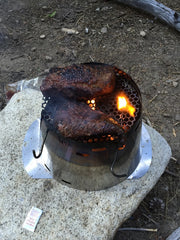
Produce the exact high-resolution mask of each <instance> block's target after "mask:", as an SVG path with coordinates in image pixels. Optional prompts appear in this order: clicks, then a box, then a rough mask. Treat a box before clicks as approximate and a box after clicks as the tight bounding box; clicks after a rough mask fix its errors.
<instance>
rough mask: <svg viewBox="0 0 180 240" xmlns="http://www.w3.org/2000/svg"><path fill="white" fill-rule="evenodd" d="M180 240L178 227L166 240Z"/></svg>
mask: <svg viewBox="0 0 180 240" xmlns="http://www.w3.org/2000/svg"><path fill="white" fill-rule="evenodd" d="M179 239H180V227H178V228H177V229H176V230H175V231H174V232H173V233H172V234H171V235H170V236H169V237H168V238H167V239H166V240H179Z"/></svg>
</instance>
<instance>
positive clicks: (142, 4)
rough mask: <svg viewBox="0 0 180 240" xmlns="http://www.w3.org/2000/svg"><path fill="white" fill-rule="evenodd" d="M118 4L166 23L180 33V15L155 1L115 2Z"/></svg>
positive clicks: (130, 0)
mask: <svg viewBox="0 0 180 240" xmlns="http://www.w3.org/2000/svg"><path fill="white" fill-rule="evenodd" d="M116 1H118V2H119V3H123V4H126V5H129V6H131V7H134V8H137V9H140V10H142V11H144V12H147V13H149V14H151V15H153V16H154V17H156V18H159V19H160V20H162V21H163V22H166V23H167V24H168V25H170V26H171V27H173V28H175V29H176V30H177V31H179V32H180V13H178V12H176V11H174V10H172V9H170V8H168V7H166V6H165V5H163V4H162V3H158V2H156V1H155V0H116Z"/></svg>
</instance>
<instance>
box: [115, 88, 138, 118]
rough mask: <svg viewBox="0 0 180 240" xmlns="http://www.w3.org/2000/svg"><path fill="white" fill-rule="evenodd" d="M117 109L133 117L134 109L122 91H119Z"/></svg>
mask: <svg viewBox="0 0 180 240" xmlns="http://www.w3.org/2000/svg"><path fill="white" fill-rule="evenodd" d="M117 108H118V110H121V111H124V112H127V113H129V115H130V116H132V117H134V113H135V111H136V109H135V108H134V107H133V106H132V105H131V103H130V102H129V99H128V97H127V96H126V95H125V94H124V93H120V95H119V96H118V100H117Z"/></svg>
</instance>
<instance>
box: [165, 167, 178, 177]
mask: <svg viewBox="0 0 180 240" xmlns="http://www.w3.org/2000/svg"><path fill="white" fill-rule="evenodd" d="M165 172H166V173H168V174H169V175H172V176H173V177H177V178H178V177H179V175H177V174H175V173H173V172H171V171H169V170H167V169H166V170H165Z"/></svg>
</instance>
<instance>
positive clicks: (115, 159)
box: [110, 150, 127, 178]
mask: <svg viewBox="0 0 180 240" xmlns="http://www.w3.org/2000/svg"><path fill="white" fill-rule="evenodd" d="M117 155H118V150H117V151H116V153H115V157H114V160H113V163H112V165H111V168H110V170H111V173H112V174H113V175H114V176H115V177H118V178H123V177H127V174H116V173H115V172H114V165H115V163H116V162H117V159H118V158H117Z"/></svg>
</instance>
